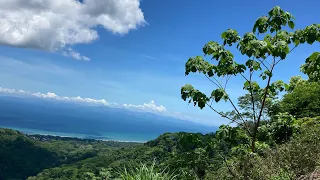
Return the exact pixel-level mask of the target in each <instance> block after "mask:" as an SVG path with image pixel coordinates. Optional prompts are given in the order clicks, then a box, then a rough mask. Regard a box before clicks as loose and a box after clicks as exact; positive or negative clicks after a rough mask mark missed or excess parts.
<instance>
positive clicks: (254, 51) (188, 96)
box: [181, 6, 320, 152]
mask: <svg viewBox="0 0 320 180" xmlns="http://www.w3.org/2000/svg"><path fill="white" fill-rule="evenodd" d="M287 26H288V27H289V28H290V29H291V30H293V29H294V27H295V23H294V17H293V15H291V14H290V13H289V12H286V11H284V10H282V9H281V8H280V7H279V6H276V7H274V8H273V9H271V10H270V11H269V12H268V15H267V16H262V17H260V18H258V19H257V21H256V22H255V24H254V26H253V30H252V32H248V33H246V34H245V35H244V36H243V37H240V36H239V35H238V33H237V31H236V30H233V29H228V30H227V31H225V32H223V33H222V34H221V38H222V41H223V42H222V44H219V43H218V42H214V41H211V42H209V43H208V44H206V45H205V46H204V47H203V52H204V54H205V56H209V57H211V59H212V60H215V61H216V63H210V62H209V61H207V60H205V58H204V57H202V56H196V57H191V58H189V60H188V61H187V62H186V65H185V75H189V74H190V73H196V72H198V73H202V74H203V75H204V76H205V77H206V78H207V79H208V80H209V81H210V82H211V83H213V84H214V85H215V86H216V87H217V89H215V90H213V91H212V93H211V95H209V96H208V95H206V94H205V93H203V92H201V91H199V90H198V89H196V88H194V87H193V86H192V85H190V84H187V85H185V86H183V87H182V88H181V97H182V99H183V100H184V101H187V100H188V102H189V103H193V104H194V106H196V105H197V106H198V107H199V108H201V109H202V108H204V107H205V106H207V107H209V108H210V109H212V110H213V111H214V112H216V113H218V114H220V115H221V116H222V117H224V118H227V119H229V120H230V121H232V122H235V123H238V124H242V125H243V126H244V128H245V129H246V130H247V133H248V134H249V135H250V136H251V145H250V146H251V150H252V152H255V142H256V139H257V133H258V128H259V126H260V122H261V121H262V117H263V112H264V108H265V106H266V102H267V101H268V99H269V98H271V97H273V96H275V95H276V94H277V93H278V92H279V91H283V90H284V89H285V88H288V86H287V85H286V84H285V83H284V82H283V81H272V77H273V73H274V69H275V67H276V66H277V65H278V64H279V63H280V62H282V61H283V60H285V59H286V57H287V55H288V54H289V53H291V52H292V51H293V50H294V49H295V48H297V47H298V46H299V45H300V44H303V43H308V44H313V43H314V42H316V41H318V42H319V41H320V24H312V25H310V26H307V27H306V28H304V29H298V30H295V31H294V30H293V31H292V32H289V31H286V30H285V29H287V28H286V27H287ZM257 35H259V36H257ZM262 35H264V36H263V37H262ZM258 37H262V38H260V39H259V38H258ZM233 45H236V48H237V50H238V51H240V53H241V54H242V55H244V56H246V57H247V58H248V60H247V61H246V62H245V63H240V62H236V61H235V58H234V55H233V54H232V53H231V51H230V50H228V46H229V47H232V46H233ZM319 54H320V53H315V54H313V55H311V56H310V57H309V58H308V59H307V60H306V62H305V65H303V66H302V68H301V69H302V71H303V72H304V73H306V74H307V75H309V77H312V79H315V80H317V79H318V78H319V76H320V75H319V65H318V64H319V63H317V62H318V61H320V58H319V57H320V56H319ZM232 76H239V77H240V78H242V79H243V81H244V85H243V89H244V90H246V91H247V92H248V94H250V97H251V98H250V99H251V102H252V103H251V104H252V108H251V111H252V115H253V117H252V119H250V121H251V122H252V123H253V128H252V132H251V131H250V127H248V126H247V124H248V123H247V121H248V120H247V119H245V117H244V116H243V114H242V112H241V110H240V109H239V108H238V107H237V106H236V105H235V103H234V102H233V100H232V99H231V98H230V96H229V95H228V93H227V91H226V87H227V85H228V82H229V80H230V78H231V77H232ZM220 78H222V80H223V81H222V80H220ZM258 78H261V80H260V81H259V82H260V83H258V82H257V81H254V79H258ZM262 84H264V85H263V86H262ZM256 94H258V95H259V96H260V98H261V99H260V101H259V102H261V106H260V107H259V108H258V109H257V107H256V106H255V104H254V103H255V95H256ZM221 100H225V101H227V102H229V103H230V104H231V105H232V107H233V108H234V110H235V111H234V112H235V113H236V115H237V116H232V117H230V116H228V114H226V113H221V112H220V111H219V110H217V109H216V108H215V107H214V106H213V105H212V103H213V102H219V101H221Z"/></svg>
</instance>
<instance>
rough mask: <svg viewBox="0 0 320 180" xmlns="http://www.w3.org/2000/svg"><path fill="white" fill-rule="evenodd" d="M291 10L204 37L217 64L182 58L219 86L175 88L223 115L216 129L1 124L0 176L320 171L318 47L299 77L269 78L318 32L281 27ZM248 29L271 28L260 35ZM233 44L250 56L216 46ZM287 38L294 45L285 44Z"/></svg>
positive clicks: (254, 178)
mask: <svg viewBox="0 0 320 180" xmlns="http://www.w3.org/2000/svg"><path fill="white" fill-rule="evenodd" d="M293 19H294V18H293V16H292V15H291V14H290V13H288V12H285V11H283V10H282V9H280V7H275V8H273V9H272V10H271V11H270V12H269V14H268V16H263V17H261V18H259V19H258V21H257V22H256V23H255V25H254V29H253V32H250V33H247V34H246V35H245V36H244V37H243V38H241V37H240V36H238V34H237V32H236V31H235V30H231V29H229V30H228V31H226V32H224V33H222V38H223V45H219V44H218V43H215V42H210V43H209V44H207V45H206V46H205V47H204V49H203V50H204V53H205V54H206V55H211V56H213V58H214V59H216V60H217V61H218V64H216V65H213V64H210V63H209V62H207V61H205V60H204V59H203V58H202V57H200V56H197V57H195V58H190V59H189V60H188V62H187V63H186V75H188V74H189V73H191V72H201V73H202V74H204V75H205V76H206V77H207V78H208V79H211V80H212V81H211V82H213V83H214V84H216V85H217V86H218V89H215V90H213V93H212V95H211V96H209V97H208V96H207V95H205V94H204V93H202V92H200V91H199V90H197V89H194V88H193V86H191V85H186V86H184V87H183V88H182V90H181V94H182V98H183V99H184V100H187V99H189V102H190V103H193V104H194V105H198V106H199V107H200V108H204V107H209V108H210V109H212V110H213V111H215V112H216V113H218V114H220V115H221V116H222V117H225V118H226V119H229V120H230V121H231V124H230V125H221V126H220V127H219V129H218V130H217V131H216V132H214V133H211V134H205V135H203V134H195V133H186V132H177V133H165V134H163V135H161V136H159V137H158V138H157V139H155V140H152V141H149V142H147V143H145V144H137V143H129V144H128V143H120V142H103V141H94V140H80V139H74V138H60V137H51V136H47V137H46V136H26V135H24V134H21V133H19V132H17V131H12V130H8V129H1V134H0V141H1V142H0V179H1V180H2V179H5V180H6V179H26V178H27V177H28V180H50V179H60V180H65V179H66V180H67V179H88V180H89V179H90V180H91V179H96V180H102V179H103V180H106V179H124V180H134V179H135V180H136V179H138V180H158V179H168V180H170V179H182V180H194V179H200V180H204V179H208V180H214V179H217V180H220V179H247V180H264V179H273V180H291V179H312V178H314V179H316V178H320V171H319V170H320V169H319V166H320V81H319V80H320V66H319V64H320V55H319V54H320V53H314V54H313V55H311V56H310V57H309V58H308V59H307V60H306V62H305V64H304V65H303V66H302V71H303V72H304V73H305V74H307V75H308V77H309V78H308V79H307V80H305V79H302V78H301V77H299V76H297V77H292V78H291V80H290V83H289V84H285V83H284V82H283V81H271V78H272V76H273V69H274V67H275V66H276V65H277V64H278V63H280V62H281V61H282V60H284V59H285V58H286V56H287V54H289V53H290V52H291V51H292V50H293V49H295V48H296V47H298V46H299V45H300V44H302V43H305V42H307V43H308V44H313V43H314V42H317V41H318V42H319V41H320V25H315V24H314V25H310V26H308V27H306V28H305V29H303V30H296V31H294V32H287V31H284V30H283V29H285V28H284V26H286V25H288V26H289V28H291V29H294V22H293ZM255 31H258V32H259V33H260V34H264V33H266V32H267V31H269V32H270V34H267V35H265V37H264V38H263V40H259V39H258V38H257V37H256V35H255V34H254V32H255ZM260 37H261V36H260ZM235 43H238V48H239V50H240V51H241V54H242V55H246V56H248V57H249V60H248V61H247V62H246V63H245V64H240V63H236V62H235V61H234V60H233V55H232V54H231V52H230V51H228V50H226V47H225V45H229V46H232V45H233V44H235ZM289 44H291V45H292V44H293V47H292V48H291V49H290V47H289ZM268 57H270V58H271V61H270V62H268V60H267V58H268ZM269 65H270V66H269ZM268 66H269V67H268ZM262 69H264V70H262ZM259 71H262V73H258V72H259ZM245 73H248V74H249V76H248V77H246V76H245V75H244V74H245ZM254 73H255V74H258V77H261V80H260V82H265V83H266V86H265V87H264V88H260V86H259V83H258V82H255V81H253V80H252V79H253V77H254V76H253V74H254ZM233 75H235V76H236V75H238V76H239V75H240V76H241V77H243V78H244V79H245V81H244V89H245V90H247V91H248V93H247V94H245V95H243V96H241V97H239V98H238V103H237V104H235V103H234V102H233V101H232V100H231V99H230V98H229V95H228V94H227V92H226V85H225V84H224V85H222V84H220V81H217V80H216V79H215V76H218V77H224V78H225V79H226V80H227V82H228V80H229V79H230V78H231V76H233ZM265 80H267V81H265ZM226 84H227V83H226ZM280 92H282V93H283V94H281V93H280ZM221 99H224V100H226V101H228V102H230V103H231V104H232V106H233V107H234V108H235V110H234V111H231V112H220V111H218V110H216V109H215V108H214V106H213V105H212V101H215V102H219V101H220V100H221Z"/></svg>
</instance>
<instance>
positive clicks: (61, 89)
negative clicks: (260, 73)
mask: <svg viewBox="0 0 320 180" xmlns="http://www.w3.org/2000/svg"><path fill="white" fill-rule="evenodd" d="M69 1H71V0H69ZM87 1H89V0H87ZM21 2H22V1H21ZM0 4H1V2H0ZM19 5H21V4H15V6H19ZM275 5H279V6H281V7H282V8H283V9H284V10H286V11H289V12H291V13H292V14H293V15H294V16H295V17H296V28H303V27H305V26H306V25H310V24H312V23H320V22H319V21H320V19H319V17H320V11H319V10H318V7H319V6H320V2H319V1H317V0H312V1H311V0H305V1H295V2H293V1H289V0H282V1H263V3H262V5H261V4H258V3H257V1H253V0H244V1H211V0H202V1H196V0H184V1H182V0H176V1H172V0H162V1H155V0H143V1H141V2H140V6H139V7H140V10H141V11H142V12H143V19H144V21H145V22H142V21H143V20H141V21H140V25H137V27H136V29H135V28H131V27H129V25H128V26H127V27H129V28H127V29H128V32H124V31H125V30H124V31H122V29H120V30H119V28H118V29H117V28H115V29H116V30H112V28H111V27H109V26H107V25H100V26H98V27H93V28H92V29H94V30H96V32H97V34H98V36H99V37H98V38H96V39H94V40H88V42H85V43H83V42H84V41H81V43H76V42H75V43H72V44H70V45H69V46H68V47H71V48H72V51H74V52H79V53H80V54H81V55H83V56H85V57H89V58H90V59H91V60H90V61H83V60H74V59H73V58H72V57H71V56H70V55H69V56H68V55H67V56H64V55H63V53H62V52H60V51H52V50H51V49H49V50H48V49H46V48H39V47H35V48H34V47H33V46H32V47H31V48H30V46H28V44H27V45H25V46H24V45H23V46H19V45H17V44H14V43H13V44H12V43H11V44H10V43H8V41H4V40H3V41H2V43H1V44H3V45H2V46H0V87H4V88H10V89H22V90H25V91H30V92H41V93H47V92H54V93H55V94H57V95H60V96H67V97H75V96H81V97H89V98H93V99H105V100H106V101H108V102H112V103H118V104H133V105H143V104H144V103H148V102H150V101H152V100H154V101H155V103H156V105H158V106H160V105H163V106H164V107H165V108H166V109H167V110H168V111H170V112H180V113H183V114H186V115H188V116H190V117H192V118H194V119H196V120H197V121H199V122H201V123H205V124H215V125H217V124H221V123H226V122H228V121H225V120H223V119H222V118H220V117H219V116H217V115H216V114H214V112H212V111H210V110H209V109H204V110H199V109H198V108H196V107H193V106H192V105H188V104H187V103H186V102H184V101H183V100H181V98H180V88H181V86H183V85H184V84H186V83H190V84H193V85H194V86H195V87H197V88H199V89H201V90H203V91H205V92H210V91H211V90H212V89H214V87H213V86H212V85H211V84H210V82H208V81H207V80H206V79H205V78H204V77H203V76H201V75H200V74H199V75H192V76H187V77H186V76H184V64H185V62H186V61H187V60H188V58H189V57H192V56H196V55H202V54H203V53H202V47H203V46H204V45H205V44H206V43H207V42H209V41H211V40H215V41H219V42H221V40H220V39H221V38H220V35H221V33H222V32H223V31H225V30H227V29H228V28H233V29H236V30H237V31H238V32H239V34H240V35H243V34H244V33H245V32H248V31H251V30H252V27H253V23H254V22H255V20H256V19H257V18H258V17H259V16H261V15H265V14H266V13H267V12H268V11H269V10H270V9H271V8H272V7H273V6H275ZM21 6H22V5H21ZM24 8H25V7H24ZM0 10H1V9H0ZM140 18H141V17H140ZM135 23H136V24H139V23H137V22H135ZM0 25H1V21H0ZM110 29H111V30H110ZM0 35H1V36H4V35H5V32H4V31H2V30H1V29H0ZM41 35H42V34H39V38H41V37H42V36H41ZM48 38H49V36H48ZM50 38H51V37H50ZM0 41H1V38H0ZM44 41H45V38H44ZM21 47H22V48H21ZM319 47H320V46H319V45H315V46H313V47H311V46H308V45H303V46H301V47H299V48H298V49H296V50H295V51H294V52H293V53H292V54H291V55H289V56H288V59H287V60H285V61H284V62H282V63H281V64H280V65H279V66H278V67H277V69H276V75H275V77H274V78H275V79H283V80H284V81H288V80H289V78H290V77H291V76H294V75H298V74H301V73H300V72H299V67H300V65H301V64H302V63H303V62H304V60H305V58H306V57H308V56H309V55H310V54H311V53H312V52H314V51H317V50H319ZM66 51H67V52H68V50H66ZM236 60H238V61H240V62H241V61H244V60H246V58H245V57H242V56H236ZM241 86H242V82H241V81H239V79H237V78H233V79H232V80H231V82H230V84H229V86H228V90H229V91H230V95H231V97H232V98H233V99H235V98H236V97H237V96H239V95H241V94H242V93H243V92H242V90H241V89H242V88H241ZM216 107H219V109H220V110H230V106H229V105H228V104H225V103H222V104H220V105H218V106H216Z"/></svg>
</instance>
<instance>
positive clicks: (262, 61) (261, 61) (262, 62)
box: [257, 58, 271, 72]
mask: <svg viewBox="0 0 320 180" xmlns="http://www.w3.org/2000/svg"><path fill="white" fill-rule="evenodd" d="M257 59H258V60H259V61H260V63H261V64H262V65H263V66H264V67H265V68H266V69H267V70H268V71H269V72H270V69H269V68H268V67H267V66H266V65H265V64H264V62H267V63H268V64H269V66H270V67H271V64H270V63H269V62H268V61H266V59H264V60H261V59H259V58H257Z"/></svg>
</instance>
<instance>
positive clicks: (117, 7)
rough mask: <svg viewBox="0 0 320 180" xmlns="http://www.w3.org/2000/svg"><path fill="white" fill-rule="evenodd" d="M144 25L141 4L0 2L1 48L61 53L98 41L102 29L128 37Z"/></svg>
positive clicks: (112, 0)
mask: <svg viewBox="0 0 320 180" xmlns="http://www.w3.org/2000/svg"><path fill="white" fill-rule="evenodd" d="M143 24H145V20H144V15H143V12H142V10H141V9H140V0H83V2H79V1H78V0H9V1H8V0H0V44H3V45H9V46H14V47H23V48H36V49H43V50H48V51H60V50H63V49H65V48H66V47H70V46H72V45H75V44H86V43H91V42H93V41H94V40H96V39H98V37H99V35H98V32H97V30H96V28H97V27H99V26H101V27H103V28H104V29H106V30H107V31H110V32H112V33H115V34H127V33H128V32H129V31H130V30H133V29H137V28H138V27H139V26H141V25H143ZM68 52H69V51H68ZM69 56H71V57H73V58H75V59H79V60H89V59H88V58H87V57H85V56H81V55H80V54H79V53H77V52H74V51H71V53H70V52H69Z"/></svg>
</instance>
